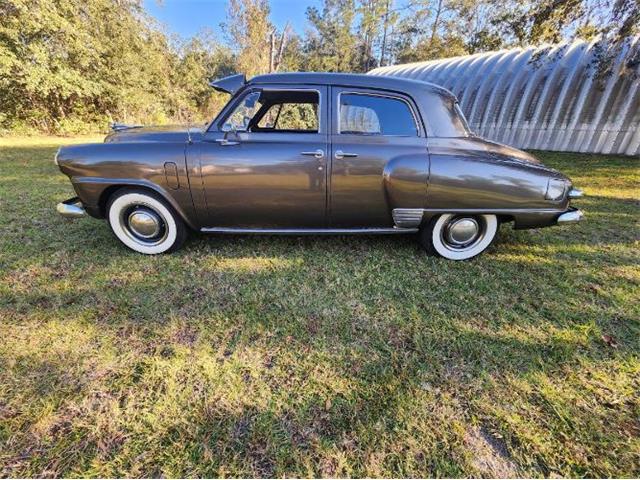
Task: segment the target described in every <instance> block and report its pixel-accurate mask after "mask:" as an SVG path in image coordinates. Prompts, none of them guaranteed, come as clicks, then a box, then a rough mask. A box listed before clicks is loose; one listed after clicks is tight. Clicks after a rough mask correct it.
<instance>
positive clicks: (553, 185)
mask: <svg viewBox="0 0 640 480" xmlns="http://www.w3.org/2000/svg"><path fill="white" fill-rule="evenodd" d="M569 185H570V183H569V182H568V181H567V180H563V179H561V178H551V179H549V183H548V184H547V194H546V195H545V196H544V198H546V199H547V200H560V199H561V198H562V196H563V195H564V193H565V192H566V191H567V189H568V188H569Z"/></svg>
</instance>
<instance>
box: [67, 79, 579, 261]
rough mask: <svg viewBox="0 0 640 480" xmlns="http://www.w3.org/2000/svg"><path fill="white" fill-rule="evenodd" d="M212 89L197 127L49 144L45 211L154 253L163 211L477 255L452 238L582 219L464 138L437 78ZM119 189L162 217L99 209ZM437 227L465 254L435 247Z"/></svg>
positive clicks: (544, 172)
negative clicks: (55, 181) (56, 198)
mask: <svg viewBox="0 0 640 480" xmlns="http://www.w3.org/2000/svg"><path fill="white" fill-rule="evenodd" d="M212 86H213V87H214V88H216V89H218V90H221V91H225V92H228V93H230V94H231V95H232V97H231V99H230V100H229V102H228V104H227V105H226V106H225V107H224V108H223V109H222V111H221V112H220V113H219V115H218V116H217V117H216V118H215V119H214V120H213V121H212V122H211V123H210V124H209V125H207V126H206V127H205V128H203V129H194V128H185V127H159V128H144V127H137V126H136V127H127V126H124V125H117V126H116V127H115V129H114V131H113V132H112V133H111V134H109V135H108V136H107V137H106V139H105V141H104V143H101V144H86V145H74V146H67V147H63V148H61V149H60V150H59V151H58V153H57V155H56V160H55V161H56V164H57V165H58V166H59V168H60V170H61V171H62V172H63V173H64V174H66V175H67V176H68V177H69V178H70V180H71V182H72V184H73V187H74V189H75V191H76V194H77V197H76V198H73V199H69V200H67V201H66V202H62V203H61V204H59V205H58V211H59V212H60V213H61V214H62V215H65V216H68V217H74V216H76V217H77V216H83V215H84V214H85V212H86V213H88V214H89V215H90V216H92V217H95V218H107V219H108V220H109V222H110V224H111V227H112V228H114V232H115V233H116V235H117V236H118V237H119V238H120V239H121V240H123V239H125V238H124V237H127V238H128V239H129V240H130V242H129V243H128V246H130V247H131V248H133V249H134V250H136V251H140V252H142V253H162V252H164V251H169V250H172V249H174V247H175V245H173V244H172V245H169V246H168V247H167V244H166V242H165V241H164V240H163V241H162V242H160V244H159V245H160V246H159V247H158V238H159V237H152V238H151V240H153V242H152V243H154V242H155V243H156V245H155V247H154V248H143V247H144V245H143V246H142V247H140V248H137V247H136V242H138V243H139V241H142V242H144V241H145V240H144V238H145V236H146V235H148V234H151V233H154V232H155V235H160V233H158V231H157V230H158V229H157V228H155V227H158V225H159V226H160V227H163V225H164V227H163V228H166V227H167V223H166V222H167V220H169V221H170V222H172V221H174V220H175V221H176V222H178V223H180V224H184V225H186V227H188V229H191V230H195V231H201V232H212V233H271V234H280V233H291V234H323V233H333V234H352V233H374V234H376V233H380V234H386V233H416V232H420V233H421V238H422V242H423V245H425V248H427V251H432V253H436V254H439V255H442V256H445V257H447V258H452V259H466V258H470V257H471V256H475V255H476V254H477V253H480V252H476V250H477V248H472V249H471V251H470V252H469V251H468V250H469V249H466V247H463V246H460V245H462V244H464V243H468V242H471V241H472V240H473V241H474V242H477V241H478V240H479V239H480V235H481V233H482V230H483V228H484V229H485V230H493V227H492V225H493V223H496V224H499V223H500V222H506V221H512V222H513V224H514V227H515V228H518V229H520V228H538V227H546V226H551V225H556V224H558V223H573V222H576V221H579V220H581V219H582V217H583V215H582V213H581V212H580V211H579V210H577V209H575V208H572V207H571V206H570V204H569V203H570V200H571V199H572V198H576V197H579V196H581V195H582V193H581V192H580V191H578V190H576V189H574V188H573V186H572V184H571V181H570V180H569V179H568V178H567V177H566V176H565V175H563V174H562V173H560V172H558V171H556V170H553V169H551V168H548V167H546V166H544V165H542V164H541V163H540V161H539V160H537V159H536V158H535V157H534V156H532V155H531V154H529V153H525V152H523V151H520V150H517V149H514V148H511V147H508V146H505V145H501V144H497V143H494V142H490V141H487V140H484V139H482V138H479V137H477V136H475V135H473V134H472V133H471V132H469V131H468V127H467V125H466V121H465V119H464V117H463V115H462V113H461V112H460V109H459V107H458V104H457V100H456V98H455V97H454V96H453V94H451V93H450V92H449V91H447V90H445V89H443V88H441V87H438V86H436V85H433V84H429V83H426V82H420V81H414V80H406V79H399V78H393V77H373V76H367V75H355V74H328V73H286V74H270V75H261V76H257V77H254V78H253V79H251V80H250V81H246V80H245V78H244V76H243V75H235V76H232V77H227V78H225V79H222V80H219V81H215V82H212ZM123 191H124V192H129V193H131V192H134V193H136V192H137V195H142V196H144V195H145V192H147V194H148V196H149V197H152V198H153V199H155V200H154V201H157V202H159V203H160V204H163V205H164V206H165V207H166V209H167V212H168V215H171V216H172V219H167V218H166V215H165V216H163V215H160V214H158V212H157V210H155V205H156V204H155V203H154V205H150V204H149V202H147V203H146V204H145V203H144V202H143V203H141V204H139V205H138V206H137V207H136V204H135V203H133V204H132V205H133V207H132V206H131V205H129V207H128V210H127V209H125V210H124V211H122V212H119V213H118V214H117V215H116V214H114V215H113V218H111V217H110V208H111V206H112V203H113V200H114V196H121V194H122V192H123ZM133 198H134V197H129V199H130V200H131V201H133V200H132V199H133ZM135 198H138V199H139V198H140V197H135ZM120 203H122V204H123V205H128V203H127V202H126V201H121V202H119V203H118V205H120ZM152 203H153V202H152ZM119 208H120V207H119ZM122 208H124V207H122ZM154 212H155V213H154ZM154 215H155V216H154ZM124 217H126V218H124ZM442 217H446V218H447V219H448V220H447V222H445V224H443V225H441V226H440V227H435V224H437V223H438V219H440V220H441V219H442ZM487 219H489V220H490V221H489V223H490V224H491V225H489V224H488V223H487V221H488V220H487ZM494 220H495V221H494ZM114 223H116V224H117V225H114ZM118 224H119V226H118ZM474 224H475V225H474ZM487 227H490V228H487ZM434 228H435V233H434ZM184 230H185V231H186V230H187V229H186V228H185V229H184ZM141 232H142V236H140V235H139V234H140V233H141ZM488 233H489V234H490V235H489V236H490V237H491V238H490V239H488V243H487V242H486V241H485V242H480V243H483V244H484V243H487V245H486V246H488V244H489V243H491V240H492V239H493V236H494V235H495V232H493V234H491V231H489V232H488ZM437 236H439V238H440V239H444V240H445V241H449V240H450V241H451V242H449V243H450V244H449V245H448V246H449V247H452V249H453V251H455V252H458V253H460V252H462V251H463V250H465V249H466V250H467V251H466V253H463V254H461V255H448V254H447V251H446V250H445V251H444V254H443V251H439V250H438V249H437V248H436V249H435V250H434V249H433V248H432V247H433V245H432V243H433V242H432V240H433V238H436V237H437ZM176 238H177V240H180V238H179V235H178V236H177V237H176ZM436 240H437V238H436ZM484 240H487V239H486V238H485V239H484ZM123 241H124V240H123ZM460 241H463V242H462V244H460V245H458V243H459V242H460ZM125 243H127V242H125ZM147 243H149V242H147ZM436 243H437V242H436ZM445 243H446V242H445ZM469 245H470V244H469ZM467 246H468V245H467ZM486 246H484V248H482V250H484V249H485V248H486ZM165 247H167V248H165ZM469 253H472V254H473V255H468V254H469ZM458 257H460V258H458Z"/></svg>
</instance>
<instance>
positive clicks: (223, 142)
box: [216, 138, 240, 147]
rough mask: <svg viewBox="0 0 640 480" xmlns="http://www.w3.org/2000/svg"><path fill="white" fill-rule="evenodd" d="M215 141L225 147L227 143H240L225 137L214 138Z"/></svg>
mask: <svg viewBox="0 0 640 480" xmlns="http://www.w3.org/2000/svg"><path fill="white" fill-rule="evenodd" d="M216 142H218V143H219V144H220V145H222V146H223V147H226V146H228V145H239V144H240V142H236V141H235V140H228V139H226V138H216Z"/></svg>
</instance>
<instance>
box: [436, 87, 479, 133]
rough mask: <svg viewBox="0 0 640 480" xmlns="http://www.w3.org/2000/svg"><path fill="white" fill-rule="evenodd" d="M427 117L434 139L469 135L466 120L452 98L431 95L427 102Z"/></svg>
mask: <svg viewBox="0 0 640 480" xmlns="http://www.w3.org/2000/svg"><path fill="white" fill-rule="evenodd" d="M427 115H428V118H427V122H428V123H429V126H430V127H431V130H432V131H433V135H434V136H436V137H468V136H469V135H471V131H470V129H469V125H468V124H467V120H466V118H464V114H463V113H462V110H461V109H460V105H459V104H458V102H457V101H456V100H455V99H454V98H451V97H442V96H440V95H433V96H432V97H431V100H430V101H429V102H428V109H427Z"/></svg>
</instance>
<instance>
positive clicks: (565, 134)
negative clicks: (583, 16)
mask: <svg viewBox="0 0 640 480" xmlns="http://www.w3.org/2000/svg"><path fill="white" fill-rule="evenodd" d="M638 49H640V37H634V38H631V39H629V40H628V42H627V43H626V44H625V45H624V47H623V48H621V49H619V52H618V53H617V55H616V57H615V59H614V63H613V65H612V74H611V75H609V76H607V77H605V78H603V79H598V78H596V75H595V65H596V63H597V55H598V50H599V49H598V46H597V43H595V42H592V43H588V42H584V41H575V42H573V43H569V44H562V45H557V46H553V47H538V48H536V47H530V48H526V49H521V48H519V49H513V50H502V51H498V52H489V53H481V54H476V55H468V56H464V57H455V58H447V59H443V60H435V61H430V62H418V63H412V64H406V65H395V66H391V67H382V68H377V69H375V70H373V71H371V72H369V73H370V74H371V75H392V76H399V77H405V78H414V79H418V80H424V81H428V82H432V83H435V84H437V85H442V86H443V87H445V88H447V89H449V90H451V91H452V92H453V93H454V94H455V95H456V96H457V97H458V99H459V100H460V105H461V107H462V109H463V111H464V113H465V115H466V116H467V119H468V121H469V124H470V126H471V128H472V130H474V131H475V132H477V133H478V134H480V135H482V136H484V137H486V138H489V139H492V140H495V141H498V142H502V143H506V144H509V145H513V146H516V147H519V148H531V149H541V150H557V151H571V152H597V153H619V154H624V155H640V66H638V65H636V66H635V67H634V68H635V70H634V71H631V72H630V71H629V68H628V64H629V59H631V58H632V57H633V56H635V55H638ZM635 58H638V57H635Z"/></svg>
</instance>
